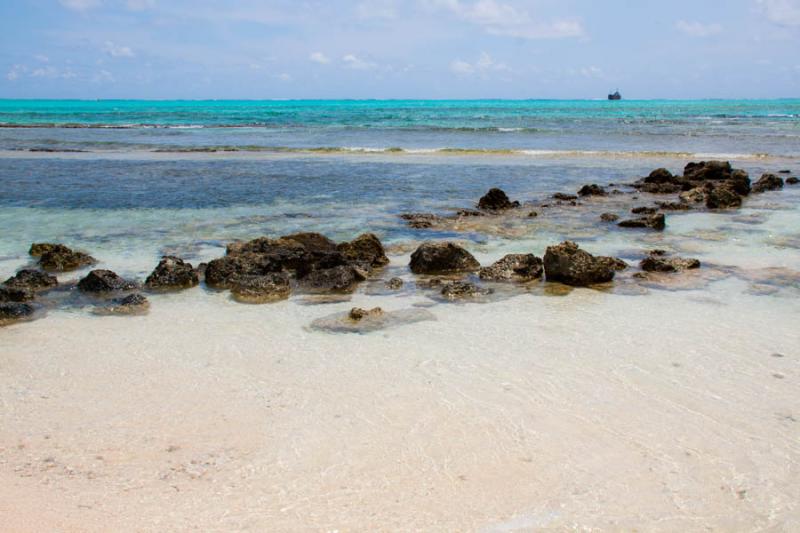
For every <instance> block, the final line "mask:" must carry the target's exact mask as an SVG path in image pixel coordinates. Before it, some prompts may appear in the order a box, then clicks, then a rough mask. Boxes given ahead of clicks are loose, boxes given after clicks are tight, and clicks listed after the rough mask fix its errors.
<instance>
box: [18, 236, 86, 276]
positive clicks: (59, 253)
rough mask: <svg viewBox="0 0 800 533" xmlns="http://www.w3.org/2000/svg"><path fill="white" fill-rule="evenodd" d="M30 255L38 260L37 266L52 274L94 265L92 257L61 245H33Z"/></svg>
mask: <svg viewBox="0 0 800 533" xmlns="http://www.w3.org/2000/svg"><path fill="white" fill-rule="evenodd" d="M29 253H30V255H31V256H32V257H38V258H39V266H41V267H42V268H43V269H45V270H50V271H53V272H68V271H70V270H77V269H79V268H83V267H87V266H90V265H93V264H95V263H96V262H97V261H96V260H95V259H94V257H92V256H90V255H89V254H85V253H83V252H78V251H76V250H73V249H72V248H69V247H68V246H64V245H63V244H52V243H34V244H32V245H31V248H30V251H29Z"/></svg>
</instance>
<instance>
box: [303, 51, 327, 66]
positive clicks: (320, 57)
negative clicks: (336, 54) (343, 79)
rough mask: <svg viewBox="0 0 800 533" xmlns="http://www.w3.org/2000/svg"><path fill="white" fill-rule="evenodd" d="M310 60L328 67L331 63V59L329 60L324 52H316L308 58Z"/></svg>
mask: <svg viewBox="0 0 800 533" xmlns="http://www.w3.org/2000/svg"><path fill="white" fill-rule="evenodd" d="M308 59H310V60H311V61H314V62H315V63H319V64H321V65H327V64H328V63H330V62H331V60H330V58H328V56H326V55H325V54H323V53H322V52H314V53H313V54H311V55H310V56H308Z"/></svg>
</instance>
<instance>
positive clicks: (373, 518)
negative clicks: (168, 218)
mask: <svg viewBox="0 0 800 533" xmlns="http://www.w3.org/2000/svg"><path fill="white" fill-rule="evenodd" d="M746 290H747V284H746V283H745V282H743V281H740V280H736V279H729V280H725V281H722V282H718V283H716V284H714V285H712V286H711V287H710V288H707V289H704V290H700V291H691V290H690V291H678V292H667V291H652V292H651V293H650V294H647V295H645V296H625V295H620V294H609V293H604V292H599V291H594V290H590V289H577V290H574V291H572V292H571V293H570V294H569V295H568V296H565V297H548V296H542V295H520V296H517V297H514V298H512V299H510V300H505V301H501V302H494V303H487V304H472V305H448V304H440V305H436V306H434V307H432V308H427V309H428V310H430V311H431V312H432V313H433V314H434V315H435V316H436V318H437V320H436V321H427V322H420V323H416V324H410V325H406V326H402V327H400V328H396V329H387V330H384V331H378V332H373V333H370V334H367V335H354V334H338V335H337V334H328V333H322V332H316V331H311V330H310V329H308V328H307V326H308V324H310V323H311V321H312V320H314V319H316V318H318V317H320V316H324V315H327V314H330V313H334V312H340V311H344V310H347V309H349V308H350V307H352V306H353V305H358V306H361V307H372V306H375V305H381V306H382V307H384V308H385V309H388V310H394V309H407V308H410V307H413V304H415V303H425V302H428V303H429V302H430V301H429V300H426V299H425V298H423V297H421V296H408V297H387V296H367V295H364V294H357V295H355V296H354V297H353V300H352V301H351V302H345V303H338V304H329V305H296V304H295V303H294V302H292V301H289V302H282V303H278V304H273V305H269V306H250V305H241V304H236V303H234V302H232V301H230V300H229V299H228V298H227V297H226V296H225V295H223V294H218V293H203V292H200V293H198V292H197V291H189V292H188V293H183V294H178V295H171V296H165V297H162V298H160V299H159V300H158V304H157V305H154V306H153V308H152V310H151V311H150V314H149V315H147V316H141V317H119V318H117V317H102V318H100V317H91V316H86V315H84V314H80V313H76V312H67V311H56V312H52V313H51V314H50V315H49V316H48V317H47V318H46V319H44V320H39V321H35V322H31V323H23V324H17V325H13V326H10V327H7V328H5V329H4V330H3V332H2V333H3V346H2V349H0V368H1V369H2V371H1V372H0V405H2V410H0V428H2V429H0V523H2V524H4V526H3V529H4V530H5V531H109V530H118V531H175V530H181V531H186V530H200V531H240V530H254V531H264V530H270V531H309V530H311V531H336V530H338V531H398V530H404V531H408V530H425V531H490V532H493V531H530V530H553V531H561V530H575V529H584V528H585V529H600V530H611V531H614V530H634V529H638V530H647V531H700V530H708V529H715V530H723V531H760V530H768V529H770V530H775V531H792V530H797V529H800V504H798V502H800V484H798V483H797V479H798V478H800V398H798V395H797V390H798V388H797V387H798V380H799V379H800V333H798V329H797V321H796V318H797V316H800V315H798V314H797V312H798V311H800V305H798V304H797V300H796V298H794V299H792V298H793V297H792V296H791V295H787V296H785V297H780V296H769V297H765V296H755V295H751V294H747V292H746ZM777 300H780V303H781V305H774V302H775V301H777ZM198 332H202V335H199V334H198Z"/></svg>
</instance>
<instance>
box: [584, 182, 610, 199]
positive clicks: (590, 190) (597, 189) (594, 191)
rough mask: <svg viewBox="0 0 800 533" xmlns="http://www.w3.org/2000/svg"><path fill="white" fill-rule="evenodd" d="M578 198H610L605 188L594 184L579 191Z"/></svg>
mask: <svg viewBox="0 0 800 533" xmlns="http://www.w3.org/2000/svg"><path fill="white" fill-rule="evenodd" d="M578 196H608V193H607V192H606V190H605V189H604V188H602V187H601V186H599V185H597V184H596V183H592V184H591V185H584V186H583V187H581V188H580V189H579V190H578Z"/></svg>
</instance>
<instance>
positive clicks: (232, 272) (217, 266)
mask: <svg viewBox="0 0 800 533" xmlns="http://www.w3.org/2000/svg"><path fill="white" fill-rule="evenodd" d="M280 270H281V263H280V262H278V261H273V258H272V257H270V256H263V255H259V254H256V253H252V252H247V253H241V254H235V255H226V256H225V257H220V258H219V259H214V260H212V261H209V262H208V265H206V272H205V278H206V284H207V285H209V286H210V287H215V288H228V287H229V286H230V284H231V283H232V282H234V281H236V279H237V278H238V277H241V276H263V275H265V274H268V273H270V272H279V271H280Z"/></svg>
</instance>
